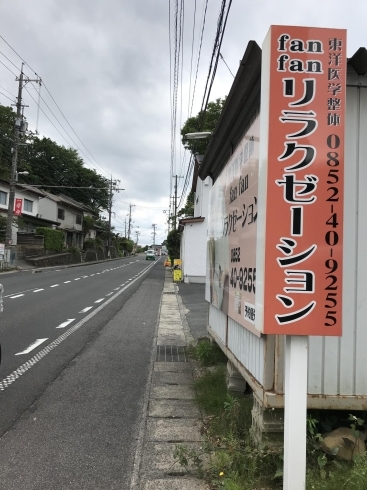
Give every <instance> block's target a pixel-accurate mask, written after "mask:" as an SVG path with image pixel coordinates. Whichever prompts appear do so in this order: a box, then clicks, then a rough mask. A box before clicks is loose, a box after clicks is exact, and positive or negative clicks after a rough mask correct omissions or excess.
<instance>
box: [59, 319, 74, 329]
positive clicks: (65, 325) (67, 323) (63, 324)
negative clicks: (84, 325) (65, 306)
mask: <svg viewBox="0 0 367 490" xmlns="http://www.w3.org/2000/svg"><path fill="white" fill-rule="evenodd" d="M74 320H75V318H69V320H66V322H64V323H60V325H59V326H58V327H56V328H65V327H67V326H68V325H69V324H70V323H71V322H73V321H74Z"/></svg>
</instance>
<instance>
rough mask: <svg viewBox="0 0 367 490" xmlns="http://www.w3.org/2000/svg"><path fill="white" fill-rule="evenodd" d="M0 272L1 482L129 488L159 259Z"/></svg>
mask: <svg viewBox="0 0 367 490" xmlns="http://www.w3.org/2000/svg"><path fill="white" fill-rule="evenodd" d="M0 279H1V282H2V284H3V286H4V289H5V291H4V295H5V297H4V312H3V313H2V314H1V317H0V337H1V343H2V349H3V359H2V365H1V368H0V468H1V476H0V489H4V490H12V489H13V488H14V489H17V490H22V489H24V490H25V489H27V490H30V489H37V490H40V489H55V490H56V489H84V488H85V489H91V488H93V489H105V488H106V489H114V488H119V489H125V488H126V489H128V488H129V481H130V475H131V471H132V458H133V455H134V452H135V440H136V437H137V425H138V423H139V417H140V408H141V404H142V401H143V396H144V390H145V386H146V383H147V377H148V372H149V363H150V360H151V356H152V346H153V339H154V335H155V328H156V322H157V316H158V311H159V302H160V296H161V292H162V287H163V281H164V268H163V261H162V260H160V261H156V262H149V261H146V260H145V257H132V258H129V259H122V260H118V261H111V262H106V263H101V264H94V265H88V266H83V267H76V268H67V269H56V270H48V271H45V272H43V273H39V274H31V273H29V272H25V273H16V274H11V275H10V274H9V275H4V276H2V277H1V278H0Z"/></svg>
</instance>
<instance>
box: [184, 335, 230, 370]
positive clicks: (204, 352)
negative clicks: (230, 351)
mask: <svg viewBox="0 0 367 490" xmlns="http://www.w3.org/2000/svg"><path fill="white" fill-rule="evenodd" d="M187 351H188V354H189V355H190V356H191V357H193V358H194V359H196V360H197V361H199V363H200V364H201V365H202V366H214V365H215V364H219V363H225V362H226V361H227V358H226V356H225V355H224V354H223V352H222V350H221V349H220V347H218V345H217V344H216V343H215V342H210V340H209V339H207V340H206V339H205V340H201V341H200V342H198V343H197V344H195V345H191V346H190V347H189V348H188V350H187Z"/></svg>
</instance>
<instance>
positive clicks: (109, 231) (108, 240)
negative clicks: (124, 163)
mask: <svg viewBox="0 0 367 490" xmlns="http://www.w3.org/2000/svg"><path fill="white" fill-rule="evenodd" d="M111 214H112V175H111V180H110V196H109V206H108V236H107V257H109V256H110V245H111V243H110V242H111Z"/></svg>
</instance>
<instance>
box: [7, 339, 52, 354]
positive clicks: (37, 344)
mask: <svg viewBox="0 0 367 490" xmlns="http://www.w3.org/2000/svg"><path fill="white" fill-rule="evenodd" d="M46 340H48V339H37V340H36V342H33V344H31V345H30V346H29V347H27V348H26V349H25V350H24V351H22V352H18V353H17V354H15V355H16V356H21V355H22V354H29V353H30V352H31V351H32V350H33V349H35V348H36V347H38V346H39V345H41V344H43V342H46Z"/></svg>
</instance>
